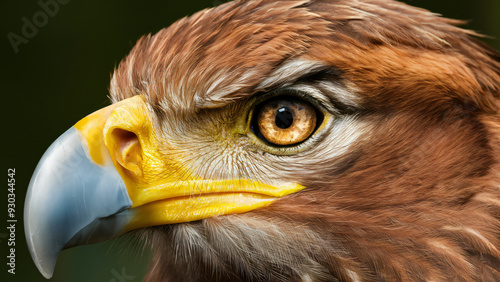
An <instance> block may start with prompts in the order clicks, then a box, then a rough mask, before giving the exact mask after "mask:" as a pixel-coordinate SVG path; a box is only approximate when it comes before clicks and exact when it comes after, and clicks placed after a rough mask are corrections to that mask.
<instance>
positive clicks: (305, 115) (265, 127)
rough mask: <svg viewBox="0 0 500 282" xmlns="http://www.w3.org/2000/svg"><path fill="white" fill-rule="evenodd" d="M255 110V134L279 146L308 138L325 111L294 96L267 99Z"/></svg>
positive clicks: (253, 125)
mask: <svg viewBox="0 0 500 282" xmlns="http://www.w3.org/2000/svg"><path fill="white" fill-rule="evenodd" d="M254 113H255V114H254V121H253V123H252V129H253V131H254V133H255V134H256V135H257V136H258V137H259V138H260V139H262V140H264V141H266V142H267V143H270V144H272V145H277V146H291V145H295V144H298V143H300V142H303V141H305V140H306V139H307V138H308V137H309V136H311V135H312V134H313V133H314V131H315V129H316V128H317V127H318V124H319V123H321V121H322V115H321V113H320V112H319V111H318V110H316V108H315V107H314V106H313V105H312V104H311V103H309V102H307V101H304V100H302V99H299V98H297V97H293V96H280V97H275V98H271V99H269V100H266V101H264V102H262V103H260V104H259V105H257V107H256V108H255V111H254Z"/></svg>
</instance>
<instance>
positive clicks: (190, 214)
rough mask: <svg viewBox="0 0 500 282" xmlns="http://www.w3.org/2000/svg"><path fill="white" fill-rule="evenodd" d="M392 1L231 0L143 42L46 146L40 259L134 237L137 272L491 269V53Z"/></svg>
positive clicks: (180, 276) (494, 274) (497, 255)
mask: <svg viewBox="0 0 500 282" xmlns="http://www.w3.org/2000/svg"><path fill="white" fill-rule="evenodd" d="M461 24H462V22H461V21H458V20H452V19H447V18H443V17H441V16H439V15H436V14H434V13H431V12H429V11H427V10H424V9H420V8H415V7H412V6H409V5H407V4H403V3H401V2H397V1H393V0H286V1H274V0H240V1H234V2H228V3H224V4H222V5H220V6H217V7H213V8H210V9H206V10H203V11H201V12H198V13H196V14H194V15H192V16H190V17H186V18H183V19H181V20H179V21H177V22H175V23H174V24H172V25H171V26H170V27H168V28H165V29H162V30H160V31H158V32H157V33H156V34H154V35H151V34H150V35H146V36H144V37H142V38H141V39H139V40H138V42H137V44H136V45H135V47H133V49H132V50H131V52H130V54H129V55H128V56H127V57H126V58H125V59H124V60H123V61H121V62H120V64H119V65H118V66H117V67H116V69H115V71H114V74H113V75H112V78H111V82H110V89H109V92H110V100H111V102H112V103H111V104H110V105H109V106H107V107H105V108H103V109H101V110H98V111H96V112H94V113H93V114H90V115H89V116H87V117H85V118H83V119H82V120H80V121H78V122H77V123H76V124H75V125H74V126H73V127H71V128H70V129H69V130H67V131H66V132H65V133H64V134H63V135H62V136H60V137H59V139H57V140H56V141H55V142H54V143H53V145H52V146H51V147H49V149H48V150H47V152H46V153H45V155H44V156H43V157H42V159H41V160H40V163H39V165H38V166H37V168H36V170H35V172H34V174H33V177H32V180H31V182H30V185H29V188H28V193H27V198H26V204H25V211H24V213H25V223H24V224H25V231H26V238H27V242H28V246H29V249H30V253H31V255H32V258H33V260H34V262H35V264H36V265H37V267H38V269H39V270H40V272H41V273H42V274H43V275H44V276H45V277H46V278H50V277H51V276H52V273H53V270H54V268H55V263H56V260H57V256H58V254H59V253H60V252H61V251H62V250H63V249H67V248H70V247H75V246H78V245H82V244H91V243H95V242H101V241H104V240H107V239H110V238H115V237H118V236H121V235H123V234H126V233H132V234H134V235H135V236H138V237H139V238H141V239H142V240H144V241H145V242H147V244H149V245H150V246H151V248H152V250H153V252H154V255H153V256H152V258H151V266H150V268H149V271H148V273H147V274H146V276H145V277H144V279H145V280H146V281H398V280H399V281H498V280H500V178H499V176H500V164H499V157H500V154H499V153H500V111H499V107H500V100H499V96H500V55H499V53H497V52H496V51H495V50H494V49H492V48H490V47H488V46H487V45H486V44H485V43H482V42H481V41H480V40H479V39H478V37H479V35H478V34H476V33H475V32H473V31H470V30H466V29H463V28H461V27H459V26H460V25H461Z"/></svg>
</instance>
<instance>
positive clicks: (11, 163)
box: [0, 0, 500, 282]
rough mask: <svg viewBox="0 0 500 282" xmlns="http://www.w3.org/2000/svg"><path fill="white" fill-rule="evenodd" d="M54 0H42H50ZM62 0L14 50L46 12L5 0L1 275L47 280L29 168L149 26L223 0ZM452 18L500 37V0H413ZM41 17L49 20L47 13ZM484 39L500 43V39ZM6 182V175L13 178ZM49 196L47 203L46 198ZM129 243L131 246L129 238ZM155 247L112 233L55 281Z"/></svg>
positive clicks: (67, 255)
mask: <svg viewBox="0 0 500 282" xmlns="http://www.w3.org/2000/svg"><path fill="white" fill-rule="evenodd" d="M48 1H49V0H41V2H42V3H46V2H48ZM59 1H60V2H68V3H67V4H64V5H62V4H61V5H59V11H57V13H55V15H54V16H49V17H48V21H47V23H45V25H43V26H42V27H40V28H38V31H37V32H36V34H34V36H33V37H32V38H30V39H29V41H28V42H27V43H26V44H21V45H20V46H19V50H18V52H17V53H16V52H15V51H14V49H13V47H12V46H11V44H10V42H9V40H8V37H7V34H9V33H10V32H13V33H16V34H18V35H21V29H22V27H23V25H24V23H23V21H22V18H23V17H26V18H27V19H28V20H30V21H32V19H33V16H34V15H35V14H36V13H37V12H39V11H42V9H41V6H40V5H39V4H38V1H15V0H3V1H2V2H1V4H0V11H1V13H2V15H1V21H2V25H1V31H2V32H1V35H2V36H3V39H2V44H1V48H2V60H1V66H2V67H1V70H2V73H1V86H0V87H1V93H2V96H1V104H2V124H3V127H2V128H3V131H2V133H1V135H0V136H1V140H2V146H1V148H2V158H1V160H2V169H3V170H2V171H3V173H4V176H3V177H4V179H7V170H8V169H9V168H15V169H16V176H15V178H16V189H17V190H16V197H17V202H16V203H17V209H16V212H17V213H16V216H17V219H18V223H17V229H16V259H17V260H16V274H15V275H11V274H8V273H7V265H6V263H7V258H6V256H7V255H9V254H8V251H7V236H8V232H7V229H6V220H7V188H8V187H7V185H6V184H5V186H4V188H3V190H2V192H1V195H2V198H1V199H2V200H1V201H0V202H2V203H3V204H0V206H3V208H2V210H3V212H2V213H1V214H2V222H4V223H2V224H0V226H4V227H2V229H1V230H0V246H1V247H0V249H1V250H2V251H1V257H2V258H3V259H2V260H1V262H2V263H1V265H2V267H1V273H0V277H1V281H45V280H44V279H43V277H42V276H41V275H40V274H39V272H38V270H37V269H36V267H35V265H34V264H33V262H32V260H31V257H30V256H29V253H28V251H27V249H26V243H25V237H24V229H23V226H22V212H23V205H24V197H25V193H26V188H27V186H28V183H29V179H30V176H31V174H32V173H33V171H34V169H35V166H36V164H37V162H38V160H39V159H40V157H41V156H42V154H43V152H44V151H45V149H46V148H47V147H48V146H49V145H50V144H51V143H52V141H54V140H55V139H56V138H57V137H58V136H59V135H60V134H62V133H63V132H64V131H65V130H66V129H67V128H69V127H70V126H72V125H73V124H74V123H75V122H76V121H78V120H79V119H80V118H82V117H84V116H85V115H87V114H89V113H91V112H93V111H94V110H97V109H99V108H101V107H103V106H106V105H108V100H107V95H108V91H107V89H108V84H109V78H110V74H111V72H112V71H113V68H114V67H115V66H116V65H117V64H118V63H119V61H120V60H121V59H122V58H124V57H125V55H126V54H127V53H128V52H129V51H130V49H131V48H132V46H133V45H134V43H135V42H136V41H137V39H139V37H140V36H141V35H143V34H147V33H150V32H153V33H154V32H156V31H158V30H159V29H161V28H163V27H166V26H169V25H170V24H171V23H173V22H174V21H175V20H176V19H179V18H181V17H184V16H186V15H191V14H193V13H194V12H196V11H198V10H200V9H203V8H207V7H212V6H214V5H217V4H220V3H222V2H225V1H218V0H215V1H214V0H199V1H183V2H181V1H168V2H167V1H152V0H145V1H118V0H108V1H95V0H94V1H89V0H87V1H83V0H64V1H63V0H59ZM405 2H407V3H409V4H411V5H414V6H419V7H423V8H427V9H430V10H432V11H434V12H437V13H440V14H442V15H444V16H446V17H451V18H457V19H464V20H470V23H469V24H468V25H467V26H466V27H467V28H470V29H473V30H476V31H478V32H480V33H482V34H486V35H489V36H491V37H494V38H500V0H477V1H457V0H440V1H435V0H407V1H405ZM39 21H43V18H40V19H39ZM494 38H486V39H484V40H485V41H486V42H487V43H488V44H490V45H492V46H493V47H495V48H496V49H497V50H500V39H494ZM6 182H7V181H5V182H4V183H6ZM49 204H50V203H49ZM131 245H132V246H131ZM148 260H149V252H148V250H147V248H146V249H143V248H142V247H141V246H140V245H138V244H135V243H133V242H132V243H130V242H126V240H125V241H124V242H117V241H116V240H115V241H109V242H106V243H101V244H97V245H91V246H82V247H79V248H75V249H70V250H67V251H64V252H63V253H62V255H61V256H60V257H59V260H58V265H57V267H56V270H55V273H54V277H53V279H52V280H53V281H110V282H115V281H116V282H118V281H121V280H120V279H122V280H123V279H124V278H126V279H129V278H131V280H126V281H132V280H133V281H141V280H142V277H143V276H144V274H145V271H146V268H147V264H148Z"/></svg>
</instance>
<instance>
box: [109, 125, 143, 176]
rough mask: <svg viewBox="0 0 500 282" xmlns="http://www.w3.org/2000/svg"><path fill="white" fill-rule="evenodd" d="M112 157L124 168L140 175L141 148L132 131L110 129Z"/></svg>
mask: <svg viewBox="0 0 500 282" xmlns="http://www.w3.org/2000/svg"><path fill="white" fill-rule="evenodd" d="M112 136H113V141H114V142H113V143H114V151H115V153H114V157H115V159H116V160H117V162H118V163H119V164H120V165H121V166H122V167H124V168H125V169H127V170H129V171H131V172H133V173H134V174H136V175H138V176H139V175H142V166H141V163H142V148H141V143H140V141H139V138H138V137H137V135H136V134H135V133H134V132H131V131H128V130H124V129H121V128H115V129H114V130H113V131H112Z"/></svg>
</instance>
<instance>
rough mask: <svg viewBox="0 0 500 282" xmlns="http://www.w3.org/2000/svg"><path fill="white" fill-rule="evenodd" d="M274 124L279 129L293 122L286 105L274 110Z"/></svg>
mask: <svg viewBox="0 0 500 282" xmlns="http://www.w3.org/2000/svg"><path fill="white" fill-rule="evenodd" d="M275 122H276V125H277V126H278V127H279V128H281V129H286V128H289V127H290V126H291V125H292V124H293V114H292V112H291V111H290V109H289V108H288V107H281V108H279V109H278V111H277V112H276V118H275Z"/></svg>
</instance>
